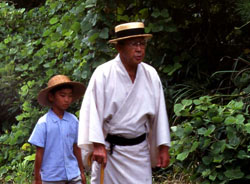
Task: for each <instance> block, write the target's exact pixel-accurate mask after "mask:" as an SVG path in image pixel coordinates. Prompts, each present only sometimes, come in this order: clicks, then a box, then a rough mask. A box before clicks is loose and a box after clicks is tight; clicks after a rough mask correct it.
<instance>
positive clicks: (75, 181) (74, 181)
mask: <svg viewBox="0 0 250 184" xmlns="http://www.w3.org/2000/svg"><path fill="white" fill-rule="evenodd" d="M67 184H82V178H81V176H77V177H76V178H73V179H72V180H70V181H68V182H67Z"/></svg>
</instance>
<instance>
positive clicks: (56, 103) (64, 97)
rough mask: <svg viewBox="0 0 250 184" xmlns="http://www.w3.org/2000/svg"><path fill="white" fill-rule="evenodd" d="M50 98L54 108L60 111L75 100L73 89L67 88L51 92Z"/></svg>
mask: <svg viewBox="0 0 250 184" xmlns="http://www.w3.org/2000/svg"><path fill="white" fill-rule="evenodd" d="M49 100H50V101H51V102H52V108H53V109H57V110H59V111H65V110H66V109H67V108H68V107H69V106H70V104H71V103H72V100H73V91H72V89H69V88H65V89H61V90H58V91H56V92H55V94H52V93H49Z"/></svg>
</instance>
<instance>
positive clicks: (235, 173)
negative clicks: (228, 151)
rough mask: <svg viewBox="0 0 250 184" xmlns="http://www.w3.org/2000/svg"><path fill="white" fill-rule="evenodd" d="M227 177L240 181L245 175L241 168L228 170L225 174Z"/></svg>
mask: <svg viewBox="0 0 250 184" xmlns="http://www.w3.org/2000/svg"><path fill="white" fill-rule="evenodd" d="M224 174H225V176H226V177H227V178H230V179H240V178H242V177H243V176H244V173H243V172H241V170H240V168H239V167H238V168H236V169H228V170H227V171H225V172H224Z"/></svg>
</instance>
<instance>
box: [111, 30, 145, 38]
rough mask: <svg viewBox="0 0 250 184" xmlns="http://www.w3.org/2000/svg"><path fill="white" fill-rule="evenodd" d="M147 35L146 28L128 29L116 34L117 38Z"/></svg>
mask: <svg viewBox="0 0 250 184" xmlns="http://www.w3.org/2000/svg"><path fill="white" fill-rule="evenodd" d="M140 34H145V32H144V28H135V29H127V30H123V31H119V32H116V37H117V38H122V37H126V36H133V35H140Z"/></svg>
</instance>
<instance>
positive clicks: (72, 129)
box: [28, 110, 80, 181]
mask: <svg viewBox="0 0 250 184" xmlns="http://www.w3.org/2000/svg"><path fill="white" fill-rule="evenodd" d="M77 136H78V120H77V118H76V117H75V116H74V115H73V114H71V113H68V112H64V116H63V118H62V119H60V118H59V117H58V116H57V115H56V114H55V113H54V112H53V111H52V110H49V111H48V113H46V114H45V115H44V116H42V117H41V118H40V119H39V120H38V122H37V124H36V126H35V128H34V130H33V132H32V134H31V136H30V138H29V140H28V141H29V142H30V143H31V144H33V145H35V146H39V147H43V148H44V154H43V161H42V167H41V171H40V173H41V177H42V180H43V181H60V180H71V179H72V178H75V177H77V176H79V175H80V170H79V167H78V162H77V159H76V157H75V155H74V153H73V144H75V143H77Z"/></svg>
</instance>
